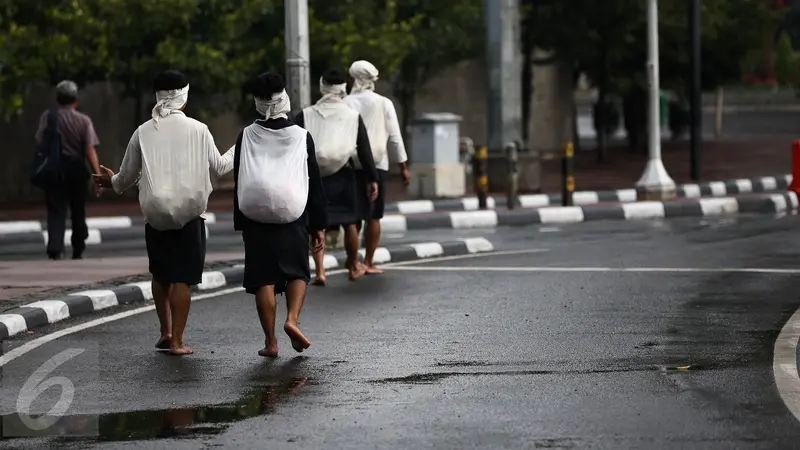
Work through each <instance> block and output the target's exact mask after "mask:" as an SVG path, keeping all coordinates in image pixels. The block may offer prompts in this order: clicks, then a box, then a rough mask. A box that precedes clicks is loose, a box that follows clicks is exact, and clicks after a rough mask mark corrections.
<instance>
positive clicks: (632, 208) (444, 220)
mask: <svg viewBox="0 0 800 450" xmlns="http://www.w3.org/2000/svg"><path fill="white" fill-rule="evenodd" d="M797 208H798V200H797V194H795V193H794V192H787V193H781V194H766V195H761V196H740V197H715V198H699V199H684V200H676V201H671V202H658V201H650V202H635V203H619V204H609V205H584V206H569V207H561V206H546V207H541V208H536V209H524V210H511V211H493V210H484V211H455V212H450V213H439V214H428V215H409V216H404V215H389V216H385V217H384V218H383V220H382V221H381V230H382V232H385V233H403V232H406V231H410V230H426V229H434V228H451V229H467V228H495V227H498V226H523V225H539V224H563V223H579V222H587V221H590V220H637V219H658V218H672V217H707V216H719V215H725V214H736V213H782V212H787V211H791V210H796V209H797Z"/></svg>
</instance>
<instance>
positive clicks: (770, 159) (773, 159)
mask: <svg viewBox="0 0 800 450" xmlns="http://www.w3.org/2000/svg"><path fill="white" fill-rule="evenodd" d="M662 157H663V161H664V166H665V167H666V169H667V172H668V173H669V174H670V176H672V178H673V179H674V180H675V182H676V183H688V182H691V180H690V178H689V157H690V154H689V144H688V142H685V141H678V142H664V143H663V144H662ZM646 161H647V153H646V151H645V150H643V149H642V150H637V151H629V150H628V149H627V148H625V146H624V145H622V146H620V145H619V144H617V145H616V146H615V147H613V148H610V149H609V150H608V152H607V154H606V160H605V162H603V163H600V162H598V161H597V154H596V153H595V152H594V151H588V152H579V153H576V157H575V185H576V186H575V189H576V190H578V191H586V190H610V189H625V188H632V187H634V184H635V183H636V181H637V180H638V179H639V177H640V176H641V175H642V172H643V171H644V167H645V163H646ZM702 169H703V170H702V174H701V175H702V176H701V179H702V180H703V181H723V180H731V179H736V178H754V177H760V176H774V175H779V174H785V173H790V172H791V142H789V141H788V140H785V139H750V140H736V141H722V140H721V141H709V142H704V143H703V150H702ZM387 184H388V188H387V196H386V197H387V201H388V202H397V201H402V200H412V198H411V197H410V196H409V195H408V194H407V193H406V190H405V188H404V187H403V185H402V183H401V182H400V178H399V176H392V177H391V178H390V179H389V181H388V183H387ZM467 184H468V185H469V184H470V183H469V182H468V183H467ZM560 190H561V162H560V161H559V160H550V161H545V162H544V163H543V165H542V189H541V191H542V192H545V193H555V192H560ZM493 195H503V193H502V192H498V193H493ZM232 207H233V191H232V190H218V191H215V192H214V193H213V194H211V198H210V199H209V205H208V210H209V211H212V212H230V211H231V209H232ZM87 214H88V216H89V217H97V216H138V215H140V214H141V212H140V210H139V204H138V202H137V201H136V198H135V197H126V198H115V197H113V196H110V195H107V197H106V198H104V199H102V200H97V199H93V200H92V201H91V203H90V204H89V205H88V206H87ZM45 217H46V215H45V210H44V206H43V204H42V205H18V206H11V205H3V206H2V207H0V220H43V219H44V218H45Z"/></svg>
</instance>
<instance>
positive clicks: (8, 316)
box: [0, 238, 494, 340]
mask: <svg viewBox="0 0 800 450" xmlns="http://www.w3.org/2000/svg"><path fill="white" fill-rule="evenodd" d="M491 251H494V245H493V244H492V243H491V242H489V241H488V240H487V239H484V238H468V239H460V240H454V241H447V242H423V243H419V244H408V245H400V246H397V247H392V248H385V247H379V248H378V250H377V251H376V252H375V262H376V263H379V264H383V263H388V262H403V261H415V260H425V259H432V258H438V257H443V256H456V255H467V254H475V253H486V252H491ZM361 254H362V256H363V249H362V251H361ZM309 261H310V263H311V270H312V271H313V270H314V261H313V260H312V259H311V257H309ZM344 263H345V256H344V255H343V254H338V255H331V254H328V255H325V259H324V265H325V268H326V269H337V268H341V267H343V266H344ZM243 279H244V266H243V265H242V264H232V265H231V267H227V268H224V269H221V270H211V271H206V272H204V273H203V282H202V283H201V284H199V285H197V286H193V288H192V290H193V291H194V292H208V291H213V290H217V289H221V288H225V287H233V286H240V285H241V283H242V280H243ZM152 298H153V294H152V291H151V288H150V282H149V281H145V282H138V283H129V284H125V285H122V286H118V287H114V288H112V289H96V290H85V291H80V292H73V293H71V294H67V295H64V296H60V297H56V298H52V299H48V300H40V301H37V302H33V303H29V304H26V305H24V306H21V307H19V308H13V309H11V310H8V311H4V312H3V313H2V314H0V340H6V339H8V338H10V337H12V336H16V335H18V334H20V333H24V332H26V331H30V330H35V329H39V328H42V327H45V326H48V325H50V324H53V323H56V322H61V321H64V320H67V319H70V318H73V317H80V316H87V315H90V314H95V313H98V312H100V311H103V312H105V311H106V310H108V309H110V308H115V307H119V306H121V305H128V304H133V303H143V302H146V301H150V300H152Z"/></svg>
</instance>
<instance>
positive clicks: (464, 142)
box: [458, 137, 475, 191]
mask: <svg viewBox="0 0 800 450" xmlns="http://www.w3.org/2000/svg"><path fill="white" fill-rule="evenodd" d="M458 151H459V161H460V162H461V164H463V165H464V177H465V178H464V179H465V180H471V179H472V158H474V157H475V144H474V143H473V142H472V139H471V138H468V137H463V138H461V140H460V141H459V147H458ZM472 190H473V191H474V190H475V186H472Z"/></svg>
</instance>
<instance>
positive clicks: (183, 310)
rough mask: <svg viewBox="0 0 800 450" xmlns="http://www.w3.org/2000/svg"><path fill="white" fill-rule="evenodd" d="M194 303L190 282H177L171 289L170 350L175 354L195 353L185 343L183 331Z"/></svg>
mask: <svg viewBox="0 0 800 450" xmlns="http://www.w3.org/2000/svg"><path fill="white" fill-rule="evenodd" d="M191 304H192V292H191V290H190V289H189V285H188V284H184V283H175V284H173V285H172V287H171V288H170V290H169V307H170V312H171V313H172V340H171V341H170V345H169V352H170V353H171V354H173V355H178V356H180V355H191V354H192V353H194V350H192V349H191V348H189V347H185V346H184V345H183V331H184V330H185V329H186V322H187V321H188V320H189V308H190V307H191Z"/></svg>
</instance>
